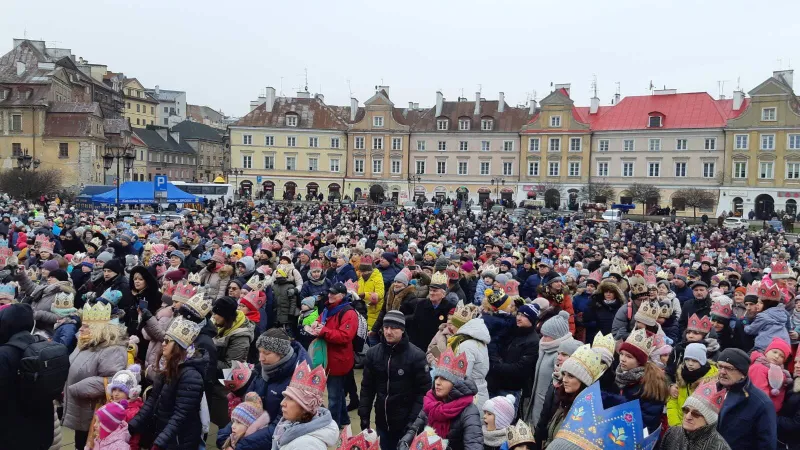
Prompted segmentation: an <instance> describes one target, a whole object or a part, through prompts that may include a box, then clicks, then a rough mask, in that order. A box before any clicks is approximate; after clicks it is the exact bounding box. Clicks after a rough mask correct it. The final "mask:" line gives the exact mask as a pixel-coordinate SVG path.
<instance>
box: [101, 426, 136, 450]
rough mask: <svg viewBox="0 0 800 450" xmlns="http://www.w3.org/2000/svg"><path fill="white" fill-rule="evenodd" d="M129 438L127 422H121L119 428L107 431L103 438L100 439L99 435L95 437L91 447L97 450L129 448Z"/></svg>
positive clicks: (125, 449) (126, 449)
mask: <svg viewBox="0 0 800 450" xmlns="http://www.w3.org/2000/svg"><path fill="white" fill-rule="evenodd" d="M130 439H131V435H130V432H129V431H128V424H127V423H125V422H122V423H121V424H120V426H119V428H117V429H116V430H114V431H112V432H111V433H109V435H108V436H106V437H105V438H104V439H100V437H99V436H98V437H96V438H95V439H94V443H93V445H94V447H92V448H94V449H97V450H130V448H131V444H129V443H128V441H130Z"/></svg>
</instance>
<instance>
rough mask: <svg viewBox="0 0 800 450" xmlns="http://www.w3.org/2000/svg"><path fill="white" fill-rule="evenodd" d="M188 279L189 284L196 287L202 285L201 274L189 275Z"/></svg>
mask: <svg viewBox="0 0 800 450" xmlns="http://www.w3.org/2000/svg"><path fill="white" fill-rule="evenodd" d="M187 278H188V281H189V284H192V285H194V286H197V285H199V284H200V274H199V273H189V276H188V277H187Z"/></svg>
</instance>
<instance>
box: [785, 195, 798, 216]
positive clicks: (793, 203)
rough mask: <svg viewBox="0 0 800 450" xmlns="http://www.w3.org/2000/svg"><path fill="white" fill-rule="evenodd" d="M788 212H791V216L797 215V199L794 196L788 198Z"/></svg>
mask: <svg viewBox="0 0 800 450" xmlns="http://www.w3.org/2000/svg"><path fill="white" fill-rule="evenodd" d="M786 214H789V215H790V216H796V215H797V200H795V199H793V198H790V199H789V200H786Z"/></svg>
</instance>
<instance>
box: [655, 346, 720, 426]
mask: <svg viewBox="0 0 800 450" xmlns="http://www.w3.org/2000/svg"><path fill="white" fill-rule="evenodd" d="M708 364H709V369H708V372H706V374H705V375H703V376H702V377H700V379H699V380H697V381H695V382H694V383H691V384H687V383H686V381H684V380H683V377H682V376H681V368H682V367H683V364H681V365H680V367H678V370H677V372H676V375H675V376H676V377H677V380H676V381H675V384H677V385H678V398H673V397H672V396H670V397H669V399H667V420H668V422H669V426H671V427H674V426H676V425H680V424H681V423H682V422H683V411H682V410H681V409H682V408H683V403H684V402H685V401H686V399H687V398H689V397H690V396H691V395H692V392H694V390H695V389H697V386H699V385H700V384H702V383H705V382H707V381H712V380H716V379H717V373H718V372H719V371H718V369H717V364H716V363H714V362H712V361H710V362H709V363H708Z"/></svg>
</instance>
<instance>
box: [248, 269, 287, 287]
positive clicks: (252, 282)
mask: <svg viewBox="0 0 800 450" xmlns="http://www.w3.org/2000/svg"><path fill="white" fill-rule="evenodd" d="M287 275H288V273H287ZM247 285H248V286H250V288H251V289H252V290H254V291H263V290H264V287H266V286H267V280H266V279H262V278H261V277H260V276H259V275H253V276H252V277H250V279H249V280H247Z"/></svg>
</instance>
